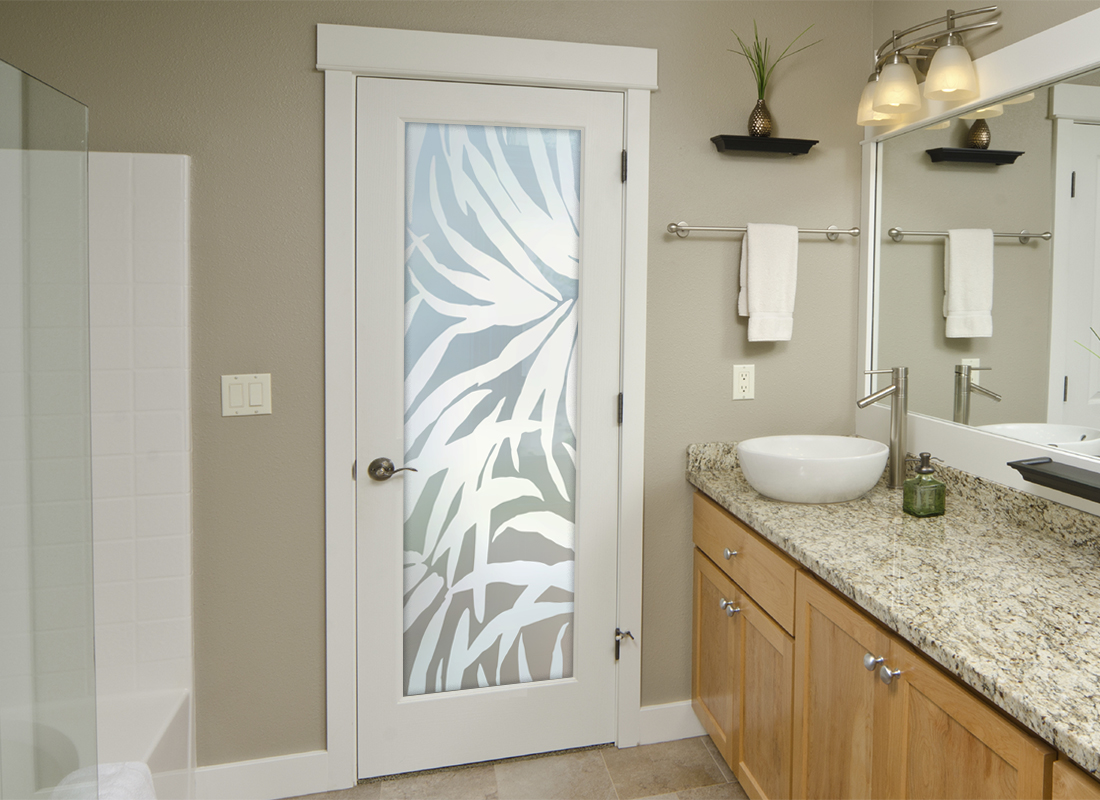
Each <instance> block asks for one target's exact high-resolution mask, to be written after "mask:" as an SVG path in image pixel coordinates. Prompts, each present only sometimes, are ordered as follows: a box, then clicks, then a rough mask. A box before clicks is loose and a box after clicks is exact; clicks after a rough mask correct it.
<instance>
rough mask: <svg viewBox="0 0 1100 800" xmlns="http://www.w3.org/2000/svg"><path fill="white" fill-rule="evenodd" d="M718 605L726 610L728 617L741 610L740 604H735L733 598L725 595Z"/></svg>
mask: <svg viewBox="0 0 1100 800" xmlns="http://www.w3.org/2000/svg"><path fill="white" fill-rule="evenodd" d="M718 607H719V608H720V609H722V610H723V611H725V612H726V616H727V617H732V616H733V615H734V614H739V613H740V612H741V608H740V606H735V605H734V604H733V601H732V600H727V599H726V598H724V597H723V598H722V599H721V600H720V601H719V603H718Z"/></svg>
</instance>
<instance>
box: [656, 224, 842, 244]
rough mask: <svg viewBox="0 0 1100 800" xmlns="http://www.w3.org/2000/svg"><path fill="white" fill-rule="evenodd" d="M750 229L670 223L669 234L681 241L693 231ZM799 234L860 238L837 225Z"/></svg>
mask: <svg viewBox="0 0 1100 800" xmlns="http://www.w3.org/2000/svg"><path fill="white" fill-rule="evenodd" d="M747 230H748V228H745V227H741V228H719V227H713V226H704V225H688V224H687V223H686V222H670V223H668V232H669V233H675V234H676V235H677V236H679V237H680V238H681V239H683V238H686V237H687V235H688V233H689V232H691V231H722V232H724V233H744V232H745V231H747ZM798 232H799V233H823V234H825V236H826V238H828V239H829V241H831V242H835V241H836V240H837V239H839V238H840V234H842V233H843V234H847V235H848V236H859V228H846V229H845V228H838V227H837V226H836V225H830V226H829V227H828V228H799V229H798Z"/></svg>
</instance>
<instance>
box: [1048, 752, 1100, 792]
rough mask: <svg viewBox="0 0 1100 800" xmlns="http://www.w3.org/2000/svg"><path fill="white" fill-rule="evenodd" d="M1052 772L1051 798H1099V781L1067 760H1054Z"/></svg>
mask: <svg viewBox="0 0 1100 800" xmlns="http://www.w3.org/2000/svg"><path fill="white" fill-rule="evenodd" d="M1053 773H1054V780H1053V784H1054V785H1053V788H1052V791H1051V797H1052V798H1053V800H1100V783H1097V781H1096V779H1095V778H1092V777H1089V776H1088V775H1086V774H1085V773H1084V772H1082V771H1081V770H1079V769H1077V767H1075V766H1073V765H1072V764H1070V763H1069V762H1068V761H1061V760H1059V761H1055V762H1054V769H1053Z"/></svg>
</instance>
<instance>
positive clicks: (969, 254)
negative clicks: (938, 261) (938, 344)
mask: <svg viewBox="0 0 1100 800" xmlns="http://www.w3.org/2000/svg"><path fill="white" fill-rule="evenodd" d="M943 287H944V293H943V315H944V317H945V318H946V319H947V336H948V337H949V338H952V339H966V338H972V337H973V338H977V337H988V336H992V335H993V231H991V230H987V229H985V228H961V229H956V230H949V231H948V232H947V243H946V245H945V247H944V252H943Z"/></svg>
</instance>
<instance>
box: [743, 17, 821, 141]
mask: <svg viewBox="0 0 1100 800" xmlns="http://www.w3.org/2000/svg"><path fill="white" fill-rule="evenodd" d="M812 27H813V25H810V26H809V27H807V28H806V30H804V31H802V33H800V34H798V36H796V37H794V39H793V40H792V41H791V43H790V44H789V45H787V46H786V47H785V48H784V49H783V52H782V53H780V54H779V57H778V58H774V59H773V58H772V55H773V53H772V49H771V46H770V45H769V43H768V40H767V38H766V37H765V38H764V41H763V42H761V41H760V31H759V30H757V27H756V20H753V21H752V34H753V41H752V44H751V45H750V44H749V43H747V42H746V41H745V40H744V39H742V38H741V37H740V36H739V35H738V34H737V31H732V33H733V35H734V36H735V37H736V38H737V44H738V45H740V47H741V49H740V50H733V49H731V50H730V52H731V53H737V55H739V56H743V57H744V58H745V60H746V61H747V62H748V63H749V69H750V70H751V71H752V76H753V79H754V80H755V81H756V97H757V100H756V106H755V107H753V110H752V113H751V114H749V136H759V137H767V136H771V135H772V117H771V114H770V113H769V112H768V106H767V103H765V102H764V94H765V92H767V90H768V81H769V80H770V79H771V76H772V71H773V70H775V67H776V65H777V64H778V63H779V62H780V61H782V60H783V59H785V58H790V57H791V56H793V55H794V54H795V53H801V52H802V51H803V50H805V49H806V48H808V47H813V46H814V45H815V44H817V43H818V42H820V41H821V40H820V39H818V40H817V42H810V43H809V44H807V45H803V46H802V47H800V48H798V49H797V50H795V51H793V52H792V51H791V48H792V47H794V46H795V43H796V42H798V40H799V39H801V38H802V37H803V36H804V35H805V34H806V32H807V31H809V30H810V28H812Z"/></svg>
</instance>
